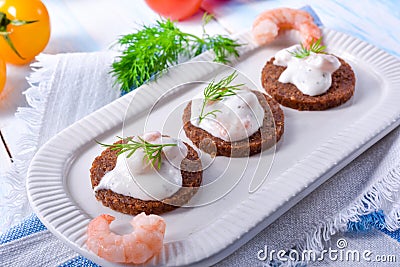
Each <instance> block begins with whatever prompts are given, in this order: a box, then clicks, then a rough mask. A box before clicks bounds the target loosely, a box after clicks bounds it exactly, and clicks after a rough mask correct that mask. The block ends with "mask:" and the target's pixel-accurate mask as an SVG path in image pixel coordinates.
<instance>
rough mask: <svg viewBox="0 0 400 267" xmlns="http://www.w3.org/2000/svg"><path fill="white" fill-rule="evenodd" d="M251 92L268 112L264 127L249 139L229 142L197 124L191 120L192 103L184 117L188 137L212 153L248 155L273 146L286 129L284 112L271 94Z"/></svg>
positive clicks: (235, 155) (229, 155)
mask: <svg viewBox="0 0 400 267" xmlns="http://www.w3.org/2000/svg"><path fill="white" fill-rule="evenodd" d="M252 92H253V93H254V94H255V95H256V96H257V99H258V101H259V102H260V104H261V106H262V107H263V109H264V112H265V115H264V120H263V125H262V127H260V129H259V130H258V131H257V132H255V133H254V134H253V135H251V136H250V137H249V138H248V139H244V140H240V141H235V142H227V141H225V140H222V139H221V138H218V137H215V136H213V135H212V134H210V133H209V132H207V131H205V130H203V129H201V128H199V127H197V126H194V125H193V124H192V123H191V122H190V117H191V106H192V102H189V104H188V105H187V106H186V108H185V110H184V112H183V116H182V120H183V129H184V131H185V133H186V136H187V137H188V138H189V139H190V140H191V141H192V142H193V144H194V145H196V146H197V147H198V148H200V149H201V150H203V151H205V152H206V153H209V154H211V155H212V156H214V155H215V156H226V157H246V156H251V155H254V154H257V153H260V152H261V151H262V150H264V149H267V148H269V147H271V146H273V145H274V144H275V143H277V142H278V141H279V139H280V138H281V136H282V134H283V131H284V115H283V111H282V109H281V108H280V107H279V104H278V103H277V102H276V101H275V100H273V99H272V98H271V97H269V96H267V95H265V94H263V93H262V92H259V91H253V90H252ZM271 114H272V116H271Z"/></svg>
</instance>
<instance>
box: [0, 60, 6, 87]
mask: <svg viewBox="0 0 400 267" xmlns="http://www.w3.org/2000/svg"><path fill="white" fill-rule="evenodd" d="M5 84H6V63H4V61H3V60H2V59H1V58H0V94H1V91H3V88H4V85H5Z"/></svg>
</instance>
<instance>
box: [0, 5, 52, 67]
mask: <svg viewBox="0 0 400 267" xmlns="http://www.w3.org/2000/svg"><path fill="white" fill-rule="evenodd" d="M0 12H3V13H5V14H6V16H7V19H9V20H24V21H36V22H34V23H30V24H26V25H12V23H10V24H8V25H7V29H6V31H7V32H9V33H10V34H9V35H8V36H9V38H10V40H11V42H12V43H13V45H14V46H15V49H16V50H17V51H18V52H19V54H20V55H21V56H22V57H23V58H24V59H21V58H20V57H19V56H18V55H17V54H16V53H15V52H14V51H13V50H12V49H11V47H10V45H9V44H8V43H7V41H6V40H5V39H4V38H3V37H0V56H1V57H2V58H3V59H4V60H5V61H6V62H9V63H12V64H18V65H20V64H26V63H29V62H30V61H31V60H32V59H34V58H35V56H36V55H37V54H39V53H40V52H41V51H43V49H44V48H45V47H46V45H47V43H48V41H49V38H50V19H49V14H48V12H47V9H46V7H45V5H44V4H43V3H42V2H41V1H40V0H0Z"/></svg>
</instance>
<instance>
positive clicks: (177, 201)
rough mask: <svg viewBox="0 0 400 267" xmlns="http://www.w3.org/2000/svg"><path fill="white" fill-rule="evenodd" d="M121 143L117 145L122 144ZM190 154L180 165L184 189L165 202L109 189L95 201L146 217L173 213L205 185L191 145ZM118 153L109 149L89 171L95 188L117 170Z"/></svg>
mask: <svg viewBox="0 0 400 267" xmlns="http://www.w3.org/2000/svg"><path fill="white" fill-rule="evenodd" d="M122 142H123V141H118V142H116V144H117V143H122ZM185 145H186V147H187V148H188V154H187V156H186V158H185V159H184V160H183V161H182V163H181V175H182V187H181V189H179V190H178V192H176V193H175V194H174V195H172V196H171V197H169V198H166V199H163V200H162V201H157V200H141V199H137V198H134V197H130V196H124V195H121V194H118V193H115V192H113V191H111V190H109V189H107V190H106V189H101V190H98V191H96V192H95V195H96V199H97V200H99V201H101V202H102V203H103V205H104V206H107V207H109V208H111V209H113V210H116V211H119V212H122V213H126V214H130V215H137V214H139V213H141V212H145V213H146V214H162V213H165V212H168V211H172V210H174V209H176V208H178V207H181V206H183V205H184V204H186V203H187V202H188V201H189V200H190V199H191V198H192V197H193V195H194V194H195V193H196V192H197V190H198V188H199V186H200V185H201V181H202V167H201V162H200V159H199V156H198V154H197V152H196V151H195V150H194V149H193V148H192V147H191V146H189V145H188V144H186V143H185ZM117 153H118V150H111V148H107V149H106V150H104V151H103V152H102V153H101V155H100V156H98V157H96V158H95V160H94V161H93V163H92V168H91V169H90V179H91V182H92V188H94V187H95V186H97V185H98V184H99V183H100V180H101V179H102V178H103V177H104V175H105V174H106V173H107V172H109V171H111V170H112V169H114V167H115V165H116V163H117Z"/></svg>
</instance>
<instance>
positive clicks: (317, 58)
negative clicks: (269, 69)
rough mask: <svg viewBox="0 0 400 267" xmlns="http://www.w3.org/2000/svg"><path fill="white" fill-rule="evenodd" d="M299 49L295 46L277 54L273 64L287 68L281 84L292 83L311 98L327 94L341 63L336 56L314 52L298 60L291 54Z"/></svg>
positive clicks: (280, 78)
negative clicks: (333, 75) (333, 74)
mask: <svg viewBox="0 0 400 267" xmlns="http://www.w3.org/2000/svg"><path fill="white" fill-rule="evenodd" d="M298 49H300V45H294V46H291V47H289V48H285V49H282V50H280V51H279V52H278V53H276V55H275V60H274V62H273V63H274V64H275V65H278V66H284V67H287V68H286V70H285V71H284V72H282V74H281V76H280V77H279V82H281V83H292V84H294V85H295V86H296V87H297V88H298V89H299V90H300V91H301V92H302V93H303V94H305V95H309V96H317V95H321V94H323V93H325V92H326V91H328V89H329V88H330V87H331V85H332V73H333V72H335V71H336V70H337V69H338V68H339V67H340V65H341V64H340V61H339V60H338V59H337V57H335V56H332V55H327V54H322V53H314V52H311V54H310V55H309V56H308V57H305V58H297V57H295V56H293V55H292V54H291V52H294V51H296V50H298Z"/></svg>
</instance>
